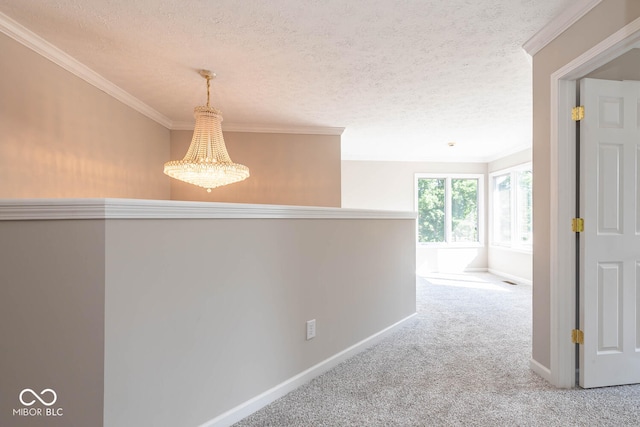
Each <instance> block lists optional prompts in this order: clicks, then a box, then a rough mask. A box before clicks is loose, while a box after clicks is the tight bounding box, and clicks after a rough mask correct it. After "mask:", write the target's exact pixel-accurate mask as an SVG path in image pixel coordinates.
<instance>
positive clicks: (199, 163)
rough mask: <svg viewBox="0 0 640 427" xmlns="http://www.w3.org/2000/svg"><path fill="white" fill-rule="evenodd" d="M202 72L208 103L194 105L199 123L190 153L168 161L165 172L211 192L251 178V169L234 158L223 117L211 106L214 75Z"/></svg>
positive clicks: (194, 132) (197, 122) (195, 129)
mask: <svg viewBox="0 0 640 427" xmlns="http://www.w3.org/2000/svg"><path fill="white" fill-rule="evenodd" d="M200 74H201V75H202V76H203V77H204V78H206V79H207V105H206V106H200V107H195V108H194V116H195V118H196V124H195V128H194V130H193V138H192V140H191V145H190V146H189V149H188V150H187V154H186V155H185V156H184V158H183V159H182V160H173V161H170V162H167V163H165V164H164V173H165V174H167V175H169V176H170V177H172V178H175V179H179V180H180V181H184V182H188V183H190V184H193V185H197V186H199V187H202V188H206V189H207V191H208V192H211V189H212V188H216V187H220V186H223V185H227V184H232V183H234V182H239V181H242V180H244V179H247V178H248V177H249V168H247V167H246V166H244V165H241V164H238V163H233V161H231V158H230V157H229V153H227V147H226V145H225V143H224V137H223V135H222V126H221V123H222V116H221V115H220V111H219V110H217V109H215V108H213V107H211V106H210V105H209V93H210V80H211V79H212V78H213V76H214V74H213V73H211V72H210V71H207V70H203V71H201V72H200Z"/></svg>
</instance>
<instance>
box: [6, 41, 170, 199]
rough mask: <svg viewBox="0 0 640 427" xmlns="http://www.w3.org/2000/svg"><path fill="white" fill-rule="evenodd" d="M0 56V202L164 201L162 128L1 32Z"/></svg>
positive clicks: (166, 144) (166, 138)
mask: <svg viewBox="0 0 640 427" xmlns="http://www.w3.org/2000/svg"><path fill="white" fill-rule="evenodd" d="M0 52H2V59H1V60H0V198H33V197H46V198H59V197H124V198H141V199H145V198H146V199H168V198H169V194H170V193H169V179H168V178H167V177H166V176H165V175H164V174H163V173H162V164H163V162H165V161H166V160H167V159H168V157H169V131H168V130H167V129H165V128H164V127H163V126H161V125H159V124H157V123H155V122H154V121H152V120H151V119H148V118H146V117H144V116H143V115H141V114H139V113H137V112H136V111H134V110H132V109H131V108H129V107H127V106H125V105H124V104H122V103H121V102H119V101H117V100H116V99H114V98H112V97H111V96H109V95H107V94H105V93H104V92H102V91H100V90H99V89H97V88H95V87H94V86H91V85H90V84H88V83H86V82H85V81H84V80H81V79H80V78H78V77H76V76H74V75H73V74H71V73H69V72H68V71H66V70H64V69H62V68H61V67H59V66H57V65H55V64H54V63H52V62H50V61H49V60H47V59H45V58H44V57H42V56H40V55H39V54H37V53H35V52H33V51H32V50H30V49H28V48H27V47H25V46H23V45H22V44H20V43H17V42H16V41H14V40H12V39H10V38H8V37H6V36H5V35H3V34H0Z"/></svg>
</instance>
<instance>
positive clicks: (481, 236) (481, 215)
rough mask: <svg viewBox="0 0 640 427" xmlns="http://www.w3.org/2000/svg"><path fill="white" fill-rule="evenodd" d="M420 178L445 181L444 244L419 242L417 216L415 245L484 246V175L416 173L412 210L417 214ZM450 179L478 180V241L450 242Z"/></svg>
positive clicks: (443, 246) (417, 221) (417, 220)
mask: <svg viewBox="0 0 640 427" xmlns="http://www.w3.org/2000/svg"><path fill="white" fill-rule="evenodd" d="M421 178H431V179H444V180H445V214H444V215H445V218H444V223H445V232H444V235H445V241H444V242H420V241H419V238H420V235H419V219H420V218H419V216H418V218H417V219H416V244H417V245H418V246H420V247H430V248H438V247H440V248H478V247H483V246H484V241H485V240H484V227H485V222H484V216H485V209H484V182H485V178H486V177H485V175H484V174H470V173H416V174H415V180H414V196H413V200H414V209H415V211H416V212H418V180H420V179H421ZM452 179H477V180H478V241H477V242H452V241H451V234H452V221H451V180H452Z"/></svg>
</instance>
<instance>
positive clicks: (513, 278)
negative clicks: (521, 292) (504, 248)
mask: <svg viewBox="0 0 640 427" xmlns="http://www.w3.org/2000/svg"><path fill="white" fill-rule="evenodd" d="M487 271H489V273H491V274H493V275H494V276H500V277H504V278H505V279H509V280H511V281H512V282H516V283H521V284H523V285H528V286H532V285H533V282H532V281H531V280H529V279H524V278H522V277H519V276H514V275H513V274H509V273H505V272H503V271H500V270H496V269H495V268H489V269H488V270H487Z"/></svg>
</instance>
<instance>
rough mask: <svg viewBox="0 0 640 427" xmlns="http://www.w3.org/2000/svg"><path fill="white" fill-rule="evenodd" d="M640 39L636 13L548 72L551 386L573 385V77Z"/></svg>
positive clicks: (593, 67) (574, 247) (574, 272)
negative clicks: (633, 18) (618, 26)
mask: <svg viewBox="0 0 640 427" xmlns="http://www.w3.org/2000/svg"><path fill="white" fill-rule="evenodd" d="M639 42H640V18H637V19H636V20H634V21H632V22H630V23H629V24H627V25H626V26H625V27H623V28H621V29H620V30H619V31H617V32H616V33H614V34H612V35H611V36H609V37H607V38H606V39H605V40H603V41H602V42H600V43H598V44H597V45H596V46H594V47H592V48H591V49H589V50H588V51H586V52H585V53H583V54H582V55H580V56H578V57H577V58H576V59H574V60H573V61H571V62H569V63H568V64H566V65H565V66H564V67H562V68H560V69H559V70H557V71H556V72H554V73H553V74H552V75H551V82H550V83H551V88H550V89H551V96H550V100H551V105H550V113H551V114H550V116H551V117H550V120H551V121H550V127H551V135H550V185H549V191H550V193H549V196H550V218H549V224H550V230H549V231H550V239H551V248H550V283H549V286H550V316H551V318H550V319H549V320H550V365H551V366H550V367H549V372H546V374H547V375H544V376H545V377H546V378H547V379H548V380H549V381H550V382H551V383H552V384H553V385H555V386H556V387H562V388H571V387H575V385H576V382H575V378H576V366H575V345H574V344H572V343H571V340H570V337H571V330H572V329H574V327H575V313H576V303H575V298H576V292H575V278H576V269H575V266H576V244H575V233H573V232H571V227H570V224H571V219H572V218H573V217H574V214H575V197H576V183H575V175H576V150H575V144H574V142H575V138H576V127H575V123H574V122H573V121H572V120H571V117H570V113H569V112H570V111H571V108H572V107H574V106H575V104H576V93H577V86H576V82H577V80H579V79H580V78H582V77H583V76H585V75H586V74H588V73H590V72H591V71H593V70H595V69H597V68H598V67H600V66H602V65H604V64H606V63H608V62H609V61H611V60H612V59H614V58H617V57H618V56H620V55H622V54H623V53H625V52H627V51H629V50H630V49H632V48H633V47H635V46H636V45H637V44H638V43H639ZM534 286H535V285H534Z"/></svg>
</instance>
